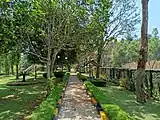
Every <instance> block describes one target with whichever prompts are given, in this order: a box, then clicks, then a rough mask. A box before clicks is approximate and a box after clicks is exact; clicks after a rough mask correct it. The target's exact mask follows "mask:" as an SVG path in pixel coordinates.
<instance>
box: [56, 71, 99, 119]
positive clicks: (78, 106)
mask: <svg viewBox="0 0 160 120" xmlns="http://www.w3.org/2000/svg"><path fill="white" fill-rule="evenodd" d="M82 86H83V83H82V82H80V81H79V79H78V78H77V76H76V75H73V74H72V75H71V76H70V79H69V83H68V86H67V88H66V91H65V95H64V98H63V100H62V101H63V102H62V107H61V110H60V113H59V114H58V117H57V118H58V120H100V115H99V114H98V112H97V110H96V108H95V107H94V106H93V105H92V103H91V101H90V98H89V96H88V95H87V94H86V91H85V90H83V89H82Z"/></svg>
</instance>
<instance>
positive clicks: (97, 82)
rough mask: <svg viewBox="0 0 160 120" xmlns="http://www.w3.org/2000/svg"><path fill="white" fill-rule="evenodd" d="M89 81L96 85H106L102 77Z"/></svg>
mask: <svg viewBox="0 0 160 120" xmlns="http://www.w3.org/2000/svg"><path fill="white" fill-rule="evenodd" d="M91 83H92V84H94V85H95V86H97V87H105V86H106V81H104V80H103V79H91Z"/></svg>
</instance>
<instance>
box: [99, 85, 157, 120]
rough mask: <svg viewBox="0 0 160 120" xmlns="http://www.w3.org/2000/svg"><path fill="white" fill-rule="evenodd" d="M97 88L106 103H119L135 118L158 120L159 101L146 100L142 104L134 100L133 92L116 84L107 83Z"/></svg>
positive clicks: (139, 119)
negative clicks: (102, 94) (105, 85)
mask: <svg viewBox="0 0 160 120" xmlns="http://www.w3.org/2000/svg"><path fill="white" fill-rule="evenodd" d="M99 89H100V90H101V91H102V92H103V93H104V95H105V97H106V101H107V103H108V102H109V103H114V104H117V105H119V106H120V107H121V108H122V109H123V110H125V111H126V112H128V113H129V114H130V115H131V116H133V117H134V118H135V119H136V120H160V112H159V111H160V102H159V101H153V100H147V103H146V104H144V105H143V104H139V103H137V102H136V101H135V95H134V93H133V92H130V91H127V90H121V89H120V88H119V87H118V86H110V85H108V86H107V87H99ZM104 101H105V100H104Z"/></svg>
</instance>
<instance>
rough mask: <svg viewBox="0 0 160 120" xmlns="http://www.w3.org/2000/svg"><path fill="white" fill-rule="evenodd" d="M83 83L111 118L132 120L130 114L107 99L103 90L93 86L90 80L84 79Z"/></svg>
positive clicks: (114, 119) (113, 119) (112, 119)
mask: <svg viewBox="0 0 160 120" xmlns="http://www.w3.org/2000/svg"><path fill="white" fill-rule="evenodd" d="M85 84H86V86H87V88H88V89H89V91H90V92H91V93H92V94H93V96H94V97H95V98H96V99H97V100H98V102H99V103H100V104H101V106H102V108H103V110H104V112H105V113H106V114H107V115H108V117H109V118H110V119H111V120H132V119H131V117H130V115H129V114H128V113H126V112H125V111H123V110H122V109H121V108H120V107H119V106H118V105H116V104H114V103H112V104H110V101H108V100H107V98H108V96H105V95H104V94H103V92H102V91H101V90H100V89H98V88H97V87H96V86H94V85H93V84H92V83H91V82H88V81H85Z"/></svg>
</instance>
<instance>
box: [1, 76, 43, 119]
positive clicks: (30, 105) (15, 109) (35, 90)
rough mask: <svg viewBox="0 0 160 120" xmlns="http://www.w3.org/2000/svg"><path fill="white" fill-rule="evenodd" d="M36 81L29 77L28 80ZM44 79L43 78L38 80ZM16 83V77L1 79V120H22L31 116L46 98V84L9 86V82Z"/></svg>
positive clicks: (3, 77)
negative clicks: (26, 116) (28, 115)
mask: <svg viewBox="0 0 160 120" xmlns="http://www.w3.org/2000/svg"><path fill="white" fill-rule="evenodd" d="M28 78H29V79H34V78H31V77H27V79H28ZM39 79H43V78H42V77H41V76H39V77H38V78H37V81H38V80H39ZM12 81H15V76H1V77H0V106H1V107H0V119H1V120H22V119H23V118H24V116H25V115H27V114H30V113H31V112H32V111H33V110H34V109H35V108H36V106H38V105H39V104H40V103H41V102H42V101H43V100H44V99H45V96H46V84H45V83H43V84H34V85H27V86H7V85H6V84H7V83H8V82H12Z"/></svg>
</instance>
